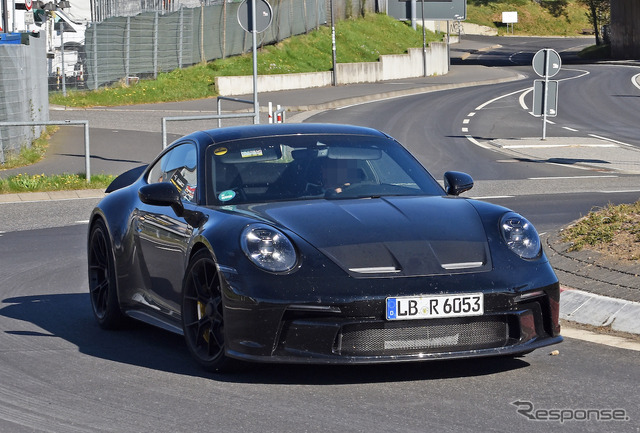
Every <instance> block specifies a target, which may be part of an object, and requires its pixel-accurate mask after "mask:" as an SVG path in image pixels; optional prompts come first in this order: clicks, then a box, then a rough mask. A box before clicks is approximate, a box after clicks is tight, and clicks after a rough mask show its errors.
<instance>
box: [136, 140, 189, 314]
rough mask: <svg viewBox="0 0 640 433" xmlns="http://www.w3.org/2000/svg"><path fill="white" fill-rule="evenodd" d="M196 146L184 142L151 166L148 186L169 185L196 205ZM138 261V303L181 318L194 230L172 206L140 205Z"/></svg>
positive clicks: (152, 310)
mask: <svg viewBox="0 0 640 433" xmlns="http://www.w3.org/2000/svg"><path fill="white" fill-rule="evenodd" d="M197 171H198V167H197V158H196V145H195V143H193V142H189V141H188V142H184V143H180V144H178V145H176V146H174V147H172V148H171V149H170V150H169V151H168V152H166V153H165V154H164V155H163V156H162V157H161V158H160V159H159V160H157V161H156V162H155V164H154V165H153V166H152V167H151V169H150V171H149V172H148V175H147V179H146V181H147V183H155V182H170V183H172V184H173V185H174V186H175V187H176V188H177V189H178V191H179V192H180V195H181V197H182V200H183V203H185V204H194V203H197V199H198V189H197V186H198V185H197ZM133 224H134V225H135V231H134V232H135V235H134V236H135V239H136V246H137V248H136V250H137V256H138V257H137V258H138V260H139V263H140V269H141V272H142V277H143V278H142V279H143V281H144V286H145V287H144V288H143V290H142V292H141V293H140V295H141V296H142V299H138V301H139V302H141V303H143V304H145V305H146V306H147V307H148V309H149V310H150V312H157V313H161V314H163V315H169V316H171V317H172V318H174V319H176V318H179V317H180V309H181V308H180V306H181V302H182V299H181V286H182V278H183V275H184V272H185V262H186V261H185V256H186V253H187V249H188V245H189V242H190V239H191V236H192V235H193V228H192V227H191V226H189V225H188V224H187V223H186V221H185V220H184V218H182V217H178V216H176V214H175V212H174V211H173V209H172V208H171V207H168V206H154V205H147V204H144V203H140V204H139V207H138V209H136V211H135V212H134V221H133Z"/></svg>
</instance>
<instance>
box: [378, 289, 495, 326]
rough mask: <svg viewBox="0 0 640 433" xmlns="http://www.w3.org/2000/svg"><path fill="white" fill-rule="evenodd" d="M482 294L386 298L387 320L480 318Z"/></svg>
mask: <svg viewBox="0 0 640 433" xmlns="http://www.w3.org/2000/svg"><path fill="white" fill-rule="evenodd" d="M482 314H484V296H483V294H482V293H466V294H462V295H436V296H404V297H399V298H387V314H386V315H387V320H411V319H435V318H442V317H465V316H481V315H482Z"/></svg>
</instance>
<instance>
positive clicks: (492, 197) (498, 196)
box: [471, 195, 515, 200]
mask: <svg viewBox="0 0 640 433" xmlns="http://www.w3.org/2000/svg"><path fill="white" fill-rule="evenodd" d="M513 197H515V195H487V196H483V197H471V198H472V199H474V200H495V199H498V198H513Z"/></svg>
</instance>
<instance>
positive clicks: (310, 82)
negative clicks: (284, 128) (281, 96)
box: [216, 42, 449, 96]
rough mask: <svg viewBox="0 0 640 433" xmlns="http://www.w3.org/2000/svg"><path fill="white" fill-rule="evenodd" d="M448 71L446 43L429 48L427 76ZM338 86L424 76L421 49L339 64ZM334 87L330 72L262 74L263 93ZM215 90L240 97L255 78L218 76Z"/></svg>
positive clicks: (248, 88) (248, 91)
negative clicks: (373, 59)
mask: <svg viewBox="0 0 640 433" xmlns="http://www.w3.org/2000/svg"><path fill="white" fill-rule="evenodd" d="M448 71H449V60H448V56H447V44H445V43H442V42H434V43H431V44H430V45H429V46H428V47H427V75H444V74H446V73H447V72H448ZM336 73H337V83H338V84H353V83H375V82H377V81H386V80H399V79H403V78H411V77H421V76H423V74H424V70H423V55H422V48H411V49H410V50H409V53H407V54H397V55H386V56H380V61H379V62H368V63H338V64H337V65H336ZM330 85H331V72H314V73H306V74H280V75H259V76H258V89H259V91H260V92H275V91H279V90H293V89H306V88H310V87H324V86H330ZM216 89H217V90H218V93H219V94H220V95H221V96H237V95H247V94H251V93H253V77H251V76H239V77H217V78H216Z"/></svg>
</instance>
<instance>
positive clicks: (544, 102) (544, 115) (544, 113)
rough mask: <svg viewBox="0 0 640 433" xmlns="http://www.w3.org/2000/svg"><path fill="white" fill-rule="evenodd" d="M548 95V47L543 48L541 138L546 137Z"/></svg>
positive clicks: (544, 138)
mask: <svg viewBox="0 0 640 433" xmlns="http://www.w3.org/2000/svg"><path fill="white" fill-rule="evenodd" d="M548 97H549V49H548V48H545V49H544V97H543V98H542V140H546V139H547V98H548Z"/></svg>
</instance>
